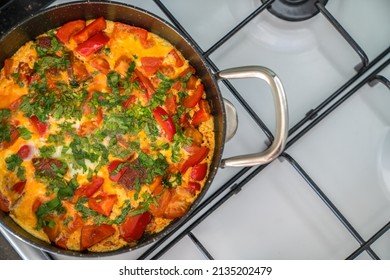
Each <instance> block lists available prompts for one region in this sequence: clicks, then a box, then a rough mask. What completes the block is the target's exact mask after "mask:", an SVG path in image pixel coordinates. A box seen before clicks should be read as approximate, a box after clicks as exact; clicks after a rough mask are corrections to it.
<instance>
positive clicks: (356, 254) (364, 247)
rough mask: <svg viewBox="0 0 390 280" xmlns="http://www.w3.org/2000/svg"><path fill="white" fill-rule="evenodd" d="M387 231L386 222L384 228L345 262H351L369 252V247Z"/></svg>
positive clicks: (388, 227)
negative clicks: (366, 251) (364, 252)
mask: <svg viewBox="0 0 390 280" xmlns="http://www.w3.org/2000/svg"><path fill="white" fill-rule="evenodd" d="M388 230H390V222H388V223H387V224H386V225H385V226H384V227H382V228H381V229H380V230H378V232H377V233H375V234H374V235H373V236H372V237H371V238H370V239H369V240H367V242H365V243H364V244H363V245H362V246H360V248H359V249H357V250H356V251H355V252H353V253H352V254H351V255H349V256H348V257H347V260H352V259H355V258H356V257H358V256H359V255H360V254H361V253H363V251H365V250H370V246H371V245H372V244H373V243H374V242H375V241H376V240H378V239H379V238H380V237H381V236H383V235H384V234H385V233H386V232H387V231H388ZM378 259H379V258H378Z"/></svg>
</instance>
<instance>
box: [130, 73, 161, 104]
mask: <svg viewBox="0 0 390 280" xmlns="http://www.w3.org/2000/svg"><path fill="white" fill-rule="evenodd" d="M134 74H135V75H136V76H137V77H138V78H139V80H140V81H141V83H142V85H143V86H144V87H145V90H146V93H147V98H148V100H149V99H150V98H151V97H152V96H153V95H154V94H155V93H156V89H155V88H154V86H153V84H152V83H151V81H150V80H149V79H148V78H147V77H146V76H145V75H144V74H142V73H141V71H139V70H138V69H135V70H134Z"/></svg>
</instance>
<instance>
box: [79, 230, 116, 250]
mask: <svg viewBox="0 0 390 280" xmlns="http://www.w3.org/2000/svg"><path fill="white" fill-rule="evenodd" d="M114 233H115V228H114V227H113V226H110V225H107V224H101V225H99V226H97V225H85V226H83V227H82V228H81V238H80V250H81V251H83V250H85V249H87V248H89V247H91V246H92V245H95V244H97V243H99V242H100V241H103V240H104V239H106V238H108V237H110V236H111V235H113V234H114Z"/></svg>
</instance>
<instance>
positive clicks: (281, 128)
mask: <svg viewBox="0 0 390 280" xmlns="http://www.w3.org/2000/svg"><path fill="white" fill-rule="evenodd" d="M216 77H217V79H218V80H223V79H244V78H259V79H262V80H264V81H266V82H267V84H268V85H269V86H270V88H271V91H272V95H273V98H274V104H275V114H276V133H275V137H274V140H273V142H272V144H271V146H269V147H268V148H267V149H266V150H265V151H263V152H260V153H255V154H249V155H242V156H235V157H231V158H227V159H222V161H221V165H220V167H221V168H224V167H228V166H235V167H244V166H254V165H261V164H266V163H269V162H271V161H272V160H274V159H275V158H277V157H278V156H279V155H280V154H281V153H282V151H283V150H284V147H285V145H286V140H287V134H288V109H287V99H286V95H285V93H284V89H283V86H282V83H281V81H280V79H279V78H278V76H277V75H276V74H275V73H274V72H273V71H272V70H270V69H268V68H266V67H262V66H244V67H237V68H231V69H226V70H222V71H220V72H218V73H216Z"/></svg>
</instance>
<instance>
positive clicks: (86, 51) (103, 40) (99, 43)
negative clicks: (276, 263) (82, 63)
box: [76, 32, 110, 57]
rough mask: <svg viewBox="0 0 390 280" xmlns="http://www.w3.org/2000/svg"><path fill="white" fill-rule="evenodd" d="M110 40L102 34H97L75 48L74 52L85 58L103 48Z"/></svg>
mask: <svg viewBox="0 0 390 280" xmlns="http://www.w3.org/2000/svg"><path fill="white" fill-rule="evenodd" d="M109 40H110V38H109V37H108V36H107V35H106V34H104V32H98V33H96V34H95V35H93V36H92V37H91V38H89V39H88V40H87V41H85V42H84V43H81V44H80V45H78V46H77V47H76V52H77V53H79V54H80V55H82V56H84V57H87V56H89V55H91V54H93V53H95V52H96V51H98V50H100V49H101V48H103V47H104V45H105V44H107V42H108V41H109Z"/></svg>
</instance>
